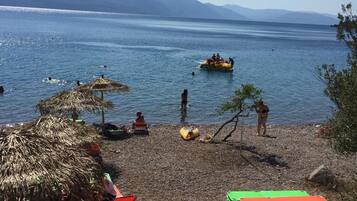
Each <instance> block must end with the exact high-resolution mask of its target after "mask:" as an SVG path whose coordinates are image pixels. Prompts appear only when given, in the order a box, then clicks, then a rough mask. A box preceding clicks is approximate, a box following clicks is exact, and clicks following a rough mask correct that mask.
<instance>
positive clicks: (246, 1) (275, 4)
mask: <svg viewBox="0 0 357 201" xmlns="http://www.w3.org/2000/svg"><path fill="white" fill-rule="evenodd" d="M199 1H201V2H204V3H212V4H216V5H224V4H237V5H240V6H243V7H247V8H254V9H285V10H292V11H312V12H318V13H329V14H333V15H335V14H337V13H338V12H340V11H341V4H346V3H352V5H355V6H356V8H355V9H354V10H357V0H349V1H346V0H199Z"/></svg>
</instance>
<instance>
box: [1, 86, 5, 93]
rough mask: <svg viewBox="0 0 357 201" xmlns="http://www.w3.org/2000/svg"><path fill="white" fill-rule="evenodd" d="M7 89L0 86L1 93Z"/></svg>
mask: <svg viewBox="0 0 357 201" xmlns="http://www.w3.org/2000/svg"><path fill="white" fill-rule="evenodd" d="M4 91H5V89H4V87H3V86H0V94H2V93H4Z"/></svg>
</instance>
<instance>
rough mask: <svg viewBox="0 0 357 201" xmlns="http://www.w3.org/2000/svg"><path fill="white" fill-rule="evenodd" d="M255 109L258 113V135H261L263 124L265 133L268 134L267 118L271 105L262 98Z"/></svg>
mask: <svg viewBox="0 0 357 201" xmlns="http://www.w3.org/2000/svg"><path fill="white" fill-rule="evenodd" d="M255 111H256V112H257V114H258V125H257V135H258V136H261V134H260V130H261V127H262V126H263V135H262V136H265V135H266V130H267V126H266V124H267V120H268V113H269V107H268V106H267V105H265V104H264V102H263V101H262V100H260V101H259V102H258V104H257V105H255Z"/></svg>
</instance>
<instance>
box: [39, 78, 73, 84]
mask: <svg viewBox="0 0 357 201" xmlns="http://www.w3.org/2000/svg"><path fill="white" fill-rule="evenodd" d="M42 82H46V83H49V84H59V85H65V84H66V83H67V82H66V81H65V80H57V79H54V78H52V77H47V79H44V80H42Z"/></svg>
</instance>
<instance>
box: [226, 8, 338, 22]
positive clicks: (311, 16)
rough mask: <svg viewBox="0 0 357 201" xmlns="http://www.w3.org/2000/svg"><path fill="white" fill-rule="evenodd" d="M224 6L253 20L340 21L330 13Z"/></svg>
mask: <svg viewBox="0 0 357 201" xmlns="http://www.w3.org/2000/svg"><path fill="white" fill-rule="evenodd" d="M224 7H225V8H227V9H230V10H232V11H234V12H237V13H239V14H241V15H243V16H244V17H246V18H248V19H249V20H253V21H266V22H283V23H299V24H328V25H331V24H336V23H337V22H338V20H337V16H333V15H329V14H320V13H312V12H296V11H289V10H280V9H250V8H245V7H242V6H238V5H230V4H228V5H225V6H224Z"/></svg>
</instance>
